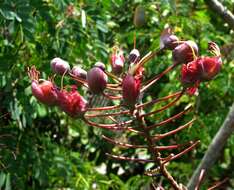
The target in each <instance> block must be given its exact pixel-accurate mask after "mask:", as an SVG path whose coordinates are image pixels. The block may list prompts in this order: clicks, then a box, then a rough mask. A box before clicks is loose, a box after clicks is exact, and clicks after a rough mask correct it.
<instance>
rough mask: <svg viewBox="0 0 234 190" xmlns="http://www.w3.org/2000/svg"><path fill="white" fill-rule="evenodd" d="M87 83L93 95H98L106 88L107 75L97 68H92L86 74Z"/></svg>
mask: <svg viewBox="0 0 234 190" xmlns="http://www.w3.org/2000/svg"><path fill="white" fill-rule="evenodd" d="M87 82H88V86H89V89H90V90H91V92H92V93H93V94H100V93H102V92H103V90H104V89H105V88H106V85H107V75H106V74H105V73H104V72H103V70H102V69H100V68H99V67H94V68H92V69H91V70H89V71H88V73H87Z"/></svg>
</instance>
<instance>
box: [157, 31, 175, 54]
mask: <svg viewBox="0 0 234 190" xmlns="http://www.w3.org/2000/svg"><path fill="white" fill-rule="evenodd" d="M177 41H179V39H178V37H177V36H175V35H174V34H172V33H171V29H170V28H166V29H165V30H163V32H162V34H161V36H160V48H161V49H170V50H173V49H174V48H175V47H176V46H178V43H176V42H177Z"/></svg>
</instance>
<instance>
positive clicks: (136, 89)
mask: <svg viewBox="0 0 234 190" xmlns="http://www.w3.org/2000/svg"><path fill="white" fill-rule="evenodd" d="M140 86H141V80H140V79H136V78H134V76H132V75H130V74H128V75H126V76H125V77H124V79H123V82H122V88H123V100H124V102H125V103H126V104H127V105H128V106H134V105H135V103H136V102H137V99H138V97H139V94H140Z"/></svg>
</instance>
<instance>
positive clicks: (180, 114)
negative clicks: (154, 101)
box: [146, 106, 192, 130]
mask: <svg viewBox="0 0 234 190" xmlns="http://www.w3.org/2000/svg"><path fill="white" fill-rule="evenodd" d="M191 109H192V107H191V106H190V107H189V108H187V109H186V110H184V111H182V112H180V113H178V114H176V115H173V116H172V117H170V118H168V119H166V120H164V121H161V122H159V123H155V124H153V125H151V126H149V127H147V128H146V129H147V130H151V129H154V128H156V127H159V126H162V125H165V124H167V123H170V122H171V121H173V120H175V119H177V118H179V117H181V116H182V115H184V114H185V113H187V112H188V111H190V110H191Z"/></svg>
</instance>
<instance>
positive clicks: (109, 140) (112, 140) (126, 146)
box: [102, 135, 147, 148]
mask: <svg viewBox="0 0 234 190" xmlns="http://www.w3.org/2000/svg"><path fill="white" fill-rule="evenodd" d="M102 138H103V139H105V140H106V141H108V142H110V143H111V144H114V145H117V146H120V147H123V148H147V146H144V145H133V144H128V143H122V142H118V141H116V140H114V139H112V138H109V137H107V136H105V135H102Z"/></svg>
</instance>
